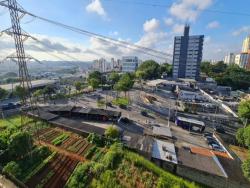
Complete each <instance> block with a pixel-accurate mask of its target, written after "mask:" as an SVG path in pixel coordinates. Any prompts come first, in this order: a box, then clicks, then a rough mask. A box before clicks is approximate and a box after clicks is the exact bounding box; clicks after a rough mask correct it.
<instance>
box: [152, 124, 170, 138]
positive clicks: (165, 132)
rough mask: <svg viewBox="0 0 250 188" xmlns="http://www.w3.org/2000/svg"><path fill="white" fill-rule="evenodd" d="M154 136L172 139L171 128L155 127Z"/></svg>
mask: <svg viewBox="0 0 250 188" xmlns="http://www.w3.org/2000/svg"><path fill="white" fill-rule="evenodd" d="M153 135H155V136H162V137H168V138H172V132H171V129H170V127H158V126H153Z"/></svg>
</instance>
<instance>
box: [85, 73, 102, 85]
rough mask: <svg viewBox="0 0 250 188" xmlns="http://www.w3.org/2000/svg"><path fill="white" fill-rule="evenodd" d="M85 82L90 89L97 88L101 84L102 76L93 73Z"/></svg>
mask: <svg viewBox="0 0 250 188" xmlns="http://www.w3.org/2000/svg"><path fill="white" fill-rule="evenodd" d="M87 81H88V84H89V85H90V86H91V87H92V88H94V89H95V88H98V87H99V85H100V84H102V74H101V73H100V72H99V71H94V72H92V73H90V74H89V76H88V79H87Z"/></svg>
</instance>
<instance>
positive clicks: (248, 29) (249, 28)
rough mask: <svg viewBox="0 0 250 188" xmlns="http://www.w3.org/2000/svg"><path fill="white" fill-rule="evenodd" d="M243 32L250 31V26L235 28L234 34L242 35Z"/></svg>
mask: <svg viewBox="0 0 250 188" xmlns="http://www.w3.org/2000/svg"><path fill="white" fill-rule="evenodd" d="M243 33H250V26H243V27H241V28H239V29H237V30H235V31H234V32H233V33H232V34H233V35H234V36H239V35H241V34H243Z"/></svg>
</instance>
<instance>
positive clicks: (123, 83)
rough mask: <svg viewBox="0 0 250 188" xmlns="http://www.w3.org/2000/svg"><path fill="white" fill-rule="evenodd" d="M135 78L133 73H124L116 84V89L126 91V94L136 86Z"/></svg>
mask: <svg viewBox="0 0 250 188" xmlns="http://www.w3.org/2000/svg"><path fill="white" fill-rule="evenodd" d="M134 79H135V76H134V74H131V73H125V74H123V75H122V76H121V77H120V78H119V80H118V81H117V82H116V83H115V84H114V89H115V90H116V91H118V92H124V93H125V96H126V93H127V92H128V91H129V90H130V89H132V87H133V86H134Z"/></svg>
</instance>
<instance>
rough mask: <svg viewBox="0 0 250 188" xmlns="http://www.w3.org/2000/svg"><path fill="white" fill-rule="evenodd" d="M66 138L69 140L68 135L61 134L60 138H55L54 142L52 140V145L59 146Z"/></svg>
mask: <svg viewBox="0 0 250 188" xmlns="http://www.w3.org/2000/svg"><path fill="white" fill-rule="evenodd" d="M67 138H69V135H68V134H65V133H63V134H61V135H60V136H58V137H56V138H55V139H54V140H52V142H51V143H52V144H53V145H55V146H59V145H61V144H62V143H63V141H65V140H66V139H67Z"/></svg>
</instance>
